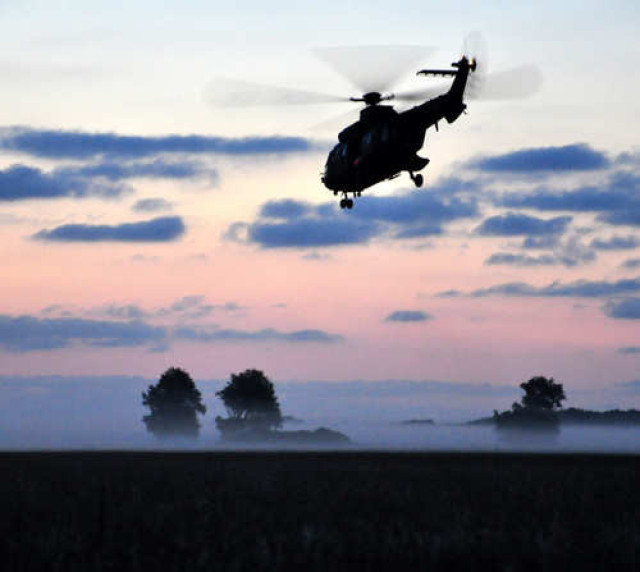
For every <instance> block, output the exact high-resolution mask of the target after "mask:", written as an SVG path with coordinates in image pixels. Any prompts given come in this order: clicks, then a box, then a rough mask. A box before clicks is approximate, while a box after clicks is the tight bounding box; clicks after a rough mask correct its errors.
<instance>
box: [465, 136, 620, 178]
mask: <svg viewBox="0 0 640 572" xmlns="http://www.w3.org/2000/svg"><path fill="white" fill-rule="evenodd" d="M610 164H611V161H610V160H609V158H608V157H607V155H605V154H604V153H602V152H601V151H597V150H595V149H593V148H592V147H590V146H589V145H587V144H585V143H577V144H573V145H564V146H561V147H531V148H528V149H519V150H517V151H512V152H510V153H504V154H502V155H494V156H491V157H482V158H480V159H475V160H474V161H472V162H471V163H470V166H471V167H473V168H476V169H479V170H482V171H486V172H490V173H520V174H540V173H544V174H546V173H565V172H568V171H592V170H595V169H604V168H606V167H608V166H609V165H610Z"/></svg>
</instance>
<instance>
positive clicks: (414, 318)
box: [384, 310, 433, 323]
mask: <svg viewBox="0 0 640 572" xmlns="http://www.w3.org/2000/svg"><path fill="white" fill-rule="evenodd" d="M431 319H433V316H431V315H430V314H427V313H426V312H423V311H421V310H396V311H395V312H391V314H389V315H388V316H387V317H386V318H385V320H384V321H385V322H404V323H407V322H426V321H427V320H431Z"/></svg>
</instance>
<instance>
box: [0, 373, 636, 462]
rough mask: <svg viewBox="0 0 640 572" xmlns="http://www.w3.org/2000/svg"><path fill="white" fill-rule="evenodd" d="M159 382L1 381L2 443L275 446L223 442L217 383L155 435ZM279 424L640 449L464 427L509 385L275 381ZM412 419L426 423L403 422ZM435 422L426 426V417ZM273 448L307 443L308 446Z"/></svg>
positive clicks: (629, 400)
mask: <svg viewBox="0 0 640 572" xmlns="http://www.w3.org/2000/svg"><path fill="white" fill-rule="evenodd" d="M155 381H156V380H149V379H145V378H142V377H86V378H84V377H83V378H80V377H23V378H0V391H2V395H3V400H2V403H0V449H2V450H48V449H52V450H109V449H120V450H156V449H169V450H182V449H184V450H218V449H220V450H228V449H238V448H249V449H264V448H273V447H274V446H264V445H260V444H243V445H241V446H240V445H237V444H235V443H233V444H231V443H225V442H222V441H221V440H220V435H219V433H218V431H217V430H216V428H215V423H214V420H215V417H216V415H225V411H224V409H223V408H222V405H221V403H220V401H219V399H217V398H216V396H215V392H216V391H217V390H219V389H220V388H221V387H222V386H223V382H222V381H198V382H197V385H198V387H199V388H200V390H201V391H202V394H203V400H204V402H205V403H206V406H207V413H206V415H204V416H202V417H200V424H201V429H200V436H199V438H198V439H195V440H181V439H172V440H158V439H156V438H155V437H154V436H153V435H151V434H149V433H148V432H147V431H146V428H145V426H144V424H143V422H142V417H143V415H145V414H146V410H145V408H143V407H142V403H141V394H142V392H143V391H144V390H145V389H147V387H148V385H149V384H151V383H155ZM276 390H277V394H278V397H279V400H280V404H281V408H282V411H283V414H284V415H285V416H287V417H286V418H287V419H288V421H287V422H285V425H284V428H285V429H290V430H297V429H305V430H315V429H317V428H319V427H326V428H329V429H332V430H335V431H340V432H342V433H344V434H345V435H347V436H348V437H349V438H350V439H351V443H350V444H348V445H344V446H343V445H340V446H336V445H332V446H329V448H333V449H335V448H339V449H346V450H356V449H364V450H394V451H400V450H409V451H540V452H543V451H548V452H554V451H557V452H582V451H585V452H602V453H640V427H639V428H610V427H594V426H578V425H562V426H561V428H560V431H559V432H558V433H557V434H551V435H540V434H537V435H536V434H535V433H533V434H532V433H522V432H521V433H515V434H514V433H511V434H507V436H505V434H504V432H501V433H499V432H498V431H496V430H495V428H494V427H493V426H492V425H467V424H466V423H467V422H468V421H471V420H474V419H478V418H483V417H489V416H491V414H492V412H493V410H494V409H498V410H504V409H508V408H509V407H510V405H511V403H513V401H515V400H516V399H518V398H519V396H520V393H521V392H520V391H519V390H518V389H517V388H515V387H509V386H498V385H489V384H485V385H478V384H475V385H474V384H464V383H444V382H435V381H424V382H416V381H386V382H365V381H352V382H339V383H336V382H333V383H330V382H306V383H302V382H297V383H296V382H288V383H278V384H276ZM568 394H569V397H570V399H569V401H570V404H569V406H578V407H588V408H593V409H604V408H615V407H619V408H624V409H628V408H631V407H638V406H639V399H638V397H637V395H636V394H635V393H634V392H633V391H630V390H629V389H628V388H624V387H617V388H614V389H610V390H608V391H606V392H604V393H603V394H602V395H600V394H596V393H593V392H588V391H571V390H570V389H569V390H568ZM409 420H421V421H423V423H413V424H407V423H406V422H407V421H409ZM427 420H430V421H433V423H426V422H424V421H427ZM277 448H286V449H296V448H297V449H310V448H311V447H310V446H309V445H307V444H305V445H289V444H287V445H286V446H283V445H281V444H279V445H277Z"/></svg>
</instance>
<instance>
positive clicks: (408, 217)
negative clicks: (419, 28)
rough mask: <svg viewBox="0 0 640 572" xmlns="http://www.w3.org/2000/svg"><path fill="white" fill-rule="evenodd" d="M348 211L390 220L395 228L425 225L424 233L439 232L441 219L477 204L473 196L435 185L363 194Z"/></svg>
mask: <svg viewBox="0 0 640 572" xmlns="http://www.w3.org/2000/svg"><path fill="white" fill-rule="evenodd" d="M349 214H350V215H352V216H353V217H354V218H359V219H362V220H367V221H372V222H382V223H389V224H393V225H395V226H396V228H397V231H398V232H405V233H406V232H409V231H411V229H422V228H424V229H429V231H428V232H426V233H425V234H441V233H442V232H443V231H442V225H443V224H444V223H448V222H452V221H455V220H458V219H462V218H468V217H474V216H476V215H477V214H478V204H477V201H476V199H475V198H474V197H461V196H456V195H452V194H451V193H450V192H448V191H444V190H442V189H441V188H440V187H439V186H438V185H435V186H434V187H433V188H431V189H428V190H426V189H425V190H417V191H411V192H407V193H403V194H396V195H391V196H386V197H383V196H372V195H370V196H366V197H363V198H361V199H358V200H357V201H356V206H355V208H354V209H353V211H352V212H350V213H349ZM434 229H437V230H434ZM418 235H419V233H418V232H416V233H414V234H413V236H418Z"/></svg>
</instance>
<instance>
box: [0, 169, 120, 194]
mask: <svg viewBox="0 0 640 572" xmlns="http://www.w3.org/2000/svg"><path fill="white" fill-rule="evenodd" d="M129 191H131V189H130V188H129V187H127V186H125V185H122V184H116V183H113V182H104V181H99V180H93V179H87V178H85V177H81V176H78V175H77V174H75V173H73V172H70V171H52V172H49V173H46V172H44V171H41V170H40V169H37V168H34V167H27V166H25V165H12V166H11V167H8V168H6V169H3V170H0V201H23V200H33V199H59V198H69V197H70V198H85V197H100V198H116V197H119V196H121V195H123V194H125V193H127V192H129Z"/></svg>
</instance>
